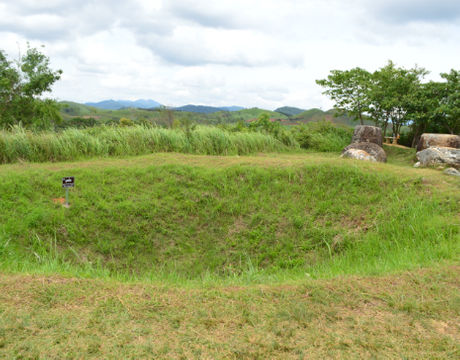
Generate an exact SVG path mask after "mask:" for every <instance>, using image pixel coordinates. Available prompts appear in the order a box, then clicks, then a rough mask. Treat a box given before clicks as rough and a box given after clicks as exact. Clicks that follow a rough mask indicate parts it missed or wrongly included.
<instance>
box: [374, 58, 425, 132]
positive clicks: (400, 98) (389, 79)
mask: <svg viewBox="0 0 460 360" xmlns="http://www.w3.org/2000/svg"><path fill="white" fill-rule="evenodd" d="M426 74H427V71H426V70H425V69H423V68H418V67H415V68H412V69H404V68H399V67H396V66H395V64H394V63H393V62H392V61H389V62H388V64H387V65H385V66H384V67H383V68H381V69H379V70H377V71H375V72H374V73H373V74H372V77H371V82H370V88H369V91H368V94H369V113H370V115H371V116H372V118H373V119H374V122H375V123H376V124H377V125H379V126H381V127H382V129H383V132H384V134H385V133H386V130H387V127H388V125H389V123H390V122H391V125H392V131H393V135H394V136H398V135H399V134H400V131H401V127H402V126H404V125H406V124H407V123H408V122H409V121H410V120H412V119H411V117H410V114H411V111H412V109H413V108H414V104H417V103H418V104H419V105H423V104H421V103H420V96H421V95H425V92H424V89H423V88H421V86H422V85H421V79H422V78H423V77H424V76H425V75H426ZM423 97H424V98H425V96H423Z"/></svg>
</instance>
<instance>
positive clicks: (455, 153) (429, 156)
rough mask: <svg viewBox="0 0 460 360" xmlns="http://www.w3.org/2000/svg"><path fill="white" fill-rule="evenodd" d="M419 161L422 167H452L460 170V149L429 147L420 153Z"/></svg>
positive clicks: (418, 154)
mask: <svg viewBox="0 0 460 360" xmlns="http://www.w3.org/2000/svg"><path fill="white" fill-rule="evenodd" d="M416 156H417V160H418V161H419V162H420V166H439V165H441V166H450V167H454V168H456V169H459V168H460V149H453V148H449V147H429V148H428V149H425V150H422V151H419V152H418V153H417V154H416Z"/></svg>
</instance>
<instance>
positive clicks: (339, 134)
mask: <svg viewBox="0 0 460 360" xmlns="http://www.w3.org/2000/svg"><path fill="white" fill-rule="evenodd" d="M292 133H293V135H294V137H295V139H296V140H297V142H298V143H299V144H300V147H301V148H303V149H309V150H316V151H322V152H329V151H341V150H342V149H343V148H344V147H345V146H347V145H349V144H350V141H351V137H352V135H353V129H352V128H350V127H346V126H342V125H336V124H333V123H331V122H327V121H319V122H310V123H307V124H303V125H299V126H296V127H293V129H292Z"/></svg>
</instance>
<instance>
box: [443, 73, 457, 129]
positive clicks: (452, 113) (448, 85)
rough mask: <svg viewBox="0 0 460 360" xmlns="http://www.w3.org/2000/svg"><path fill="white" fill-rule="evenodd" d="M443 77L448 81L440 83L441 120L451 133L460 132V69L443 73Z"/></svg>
mask: <svg viewBox="0 0 460 360" xmlns="http://www.w3.org/2000/svg"><path fill="white" fill-rule="evenodd" d="M441 77H442V78H443V79H446V82H444V83H441V85H440V86H441V99H440V104H439V108H438V114H439V115H440V121H441V123H442V125H444V126H445V127H446V129H447V130H448V131H449V132H450V133H451V134H454V133H460V71H459V70H454V69H452V70H451V71H450V72H449V73H442V74H441Z"/></svg>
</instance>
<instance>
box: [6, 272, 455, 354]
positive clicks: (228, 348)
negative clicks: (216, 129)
mask: <svg viewBox="0 0 460 360" xmlns="http://www.w3.org/2000/svg"><path fill="white" fill-rule="evenodd" d="M459 273H460V267H459V266H442V267H439V268H433V269H424V270H419V271H412V272H407V273H404V274H399V275H391V276H382V277H357V276H353V277H341V278H336V279H331V280H313V279H310V280H305V281H302V282H298V283H295V284H284V285H250V286H239V287H234V286H233V287H225V286H215V287H206V288H200V287H198V288H180V287H165V286H161V285H154V284H141V283H137V284H126V283H118V282H114V281H102V280H84V279H75V278H65V277H58V276H51V277H44V276H28V275H2V276H1V278H0V314H1V315H0V357H1V358H14V357H22V358H33V357H37V358H47V359H61V358H63V357H65V356H67V357H69V358H156V359H181V358H200V359H246V358H247V359H257V358H260V359H277V358H279V359H299V358H301V359H302V358H314V359H324V358H336V359H354V358H414V359H415V358H416V359H433V358H439V359H448V358H452V359H453V358H458V355H459V345H460V339H459V336H458V334H459V333H460V326H459V324H460V294H459V292H458V289H459V287H460V280H459V276H458V275H459ZM64 354H66V355H65V356H63V355H64Z"/></svg>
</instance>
